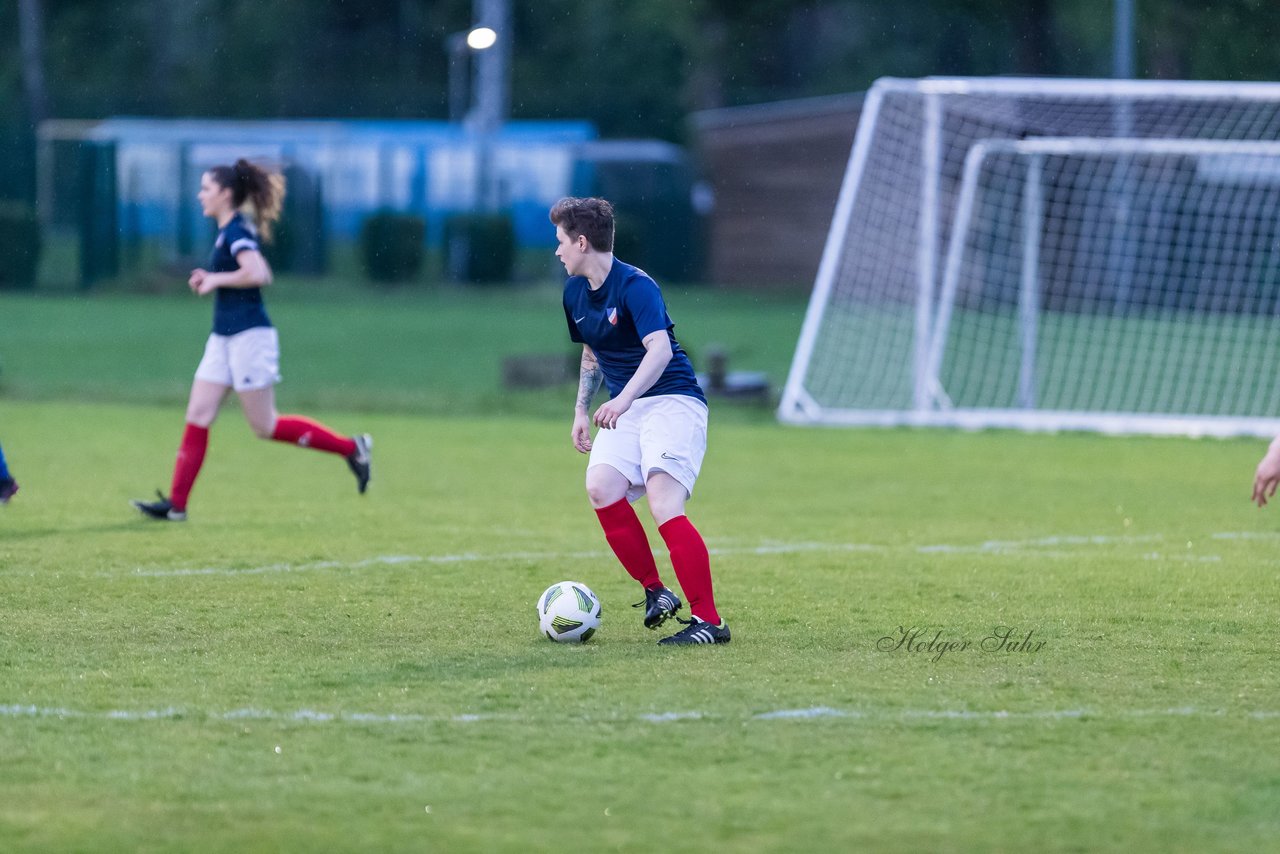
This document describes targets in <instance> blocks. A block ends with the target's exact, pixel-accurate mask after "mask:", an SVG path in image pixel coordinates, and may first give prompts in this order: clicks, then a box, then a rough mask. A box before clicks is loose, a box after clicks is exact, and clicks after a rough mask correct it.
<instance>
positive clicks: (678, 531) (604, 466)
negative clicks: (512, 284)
mask: <svg viewBox="0 0 1280 854" xmlns="http://www.w3.org/2000/svg"><path fill="white" fill-rule="evenodd" d="M551 222H552V223H554V224H555V227H556V240H557V241H558V244H559V245H558V247H557V248H556V257H557V258H559V259H560V262H561V263H562V264H564V268H565V271H566V272H567V273H568V274H569V279H568V281H566V282H565V286H564V315H565V320H566V322H567V323H568V324H569V337H570V339H572V340H573V341H574V342H576V343H579V344H581V345H582V367H581V372H580V375H579V384H578V400H577V405H576V406H575V408H574V415H573V430H572V433H571V437H570V438H571V439H572V442H573V446H574V448H576V449H577V450H578V451H579V452H580V453H583V454H590V455H591V456H590V459H589V460H588V462H587V475H586V487H587V498H588V499H589V500H590V502H591V506H592V507H593V508H594V509H595V511H596V515H597V517H598V518H599V520H600V526H601V527H602V528H604V535H605V539H606V540H607V541H608V542H609V546H610V547H611V548H612V549H613V553H614V554H615V555H617V556H618V560H619V561H621V563H622V566H623V567H624V568H625V569H626V570H627V573H628V574H629V575H630V576H631V577H632V578H634V579H635V580H636V581H638V582H640V584H641V586H643V587H644V591H645V600H644V602H639V603H636V607H641V606H643V607H644V609H645V612H644V625H645V627H646V628H649V629H656V628H657V627H658V626H660V625H662V624H663V623H664V622H666V620H667V619H668V618H669V617H673V616H675V615H676V612H677V611H679V610H680V608H681V607H682V604H683V603H681V601H680V599H679V597H677V596H676V594H675V593H673V592H672V591H671V590H669V589H668V588H667V587H666V585H664V584H663V583H662V580H661V578H660V576H659V575H658V567H657V564H656V563H655V562H654V559H653V551H652V549H651V548H650V547H649V539H648V537H647V536H646V535H645V531H644V527H643V526H642V525H641V524H640V519H639V517H638V516H636V512H635V510H634V509H633V508H632V506H631V502H632V501H635V500H636V499H638V498H639V497H640V496H641V495H646V496H647V497H648V502H649V512H650V513H652V514H653V519H654V521H655V522H657V523H658V533H659V534H661V535H662V539H663V540H664V541H665V542H666V544H667V548H668V549H669V550H670V552H671V564H672V567H673V568H674V569H675V573H676V580H677V581H679V583H680V589H681V590H682V591H683V592H684V595H685V596H687V597H688V599H689V613H690V616H691V617H692V619H689V620H684V619H681V618H679V617H676V620H677V621H678V622H681V623H684V624H685V628H684V629H682V630H681V631H679V632H676V633H675V634H674V635H671V636H670V637H665V638H663V639H662V640H660V641H658V643H660V644H715V643H728V642H729V626H728V625H727V624H725V622H724V621H723V620H722V619H721V618H720V613H719V611H717V610H716V603H715V596H714V594H713V592H712V587H711V557H710V555H709V554H708V552H707V546H706V544H705V543H704V542H703V541H702V536H701V535H700V534H699V533H698V530H697V528H695V527H694V526H693V523H692V522H690V521H689V517H688V516H686V515H685V511H684V506H685V502H686V501H687V500H688V499H689V497H690V496H691V495H692V494H693V485H694V482H695V481H696V480H697V479H698V472H699V470H700V468H701V467H702V457H703V454H704V453H705V452H706V448H707V399H706V397H705V395H703V393H702V388H701V387H700V386H699V385H698V381H697V378H696V377H695V376H694V373H693V365H692V364H691V363H690V362H689V357H688V356H687V355H686V354H685V352H684V350H683V349H681V347H680V345H679V344H678V343H677V342H676V339H675V336H674V335H673V334H672V329H674V328H675V327H674V324H673V323H672V322H671V318H670V317H669V316H668V315H667V307H666V303H665V302H663V299H662V292H661V291H659V290H658V285H657V284H656V283H655V282H654V281H653V279H651V278H649V276H648V274H646V273H645V272H644V271H643V270H640V269H638V268H636V267H633V266H631V265H630V264H626V263H623V262H622V261H620V260H618V259H616V258H614V257H613V234H614V223H613V207H612V205H610V204H609V202H607V201H605V200H604V199H574V198H566V199H561V200H560V201H558V202H556V203H555V205H554V206H553V207H552V208H551ZM601 380H603V381H604V383H605V385H606V386H608V390H609V398H610V399H609V401H608V402H606V403H605V404H604V405H602V406H601V407H600V408H599V409H597V410H596V412H595V415H594V416H592V415H590V414H589V408H590V406H591V399H592V397H594V395H595V393H596V390H597V389H598V388H599V387H600V383H601ZM592 423H594V424H595V425H596V426H597V427H599V428H600V429H599V431H598V432H597V433H596V437H595V441H594V442H593V441H592V439H591V425H592Z"/></svg>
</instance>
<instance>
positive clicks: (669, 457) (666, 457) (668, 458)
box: [661, 451, 680, 463]
mask: <svg viewBox="0 0 1280 854" xmlns="http://www.w3.org/2000/svg"><path fill="white" fill-rule="evenodd" d="M661 457H662V458H663V459H664V460H671V461H672V462H676V463H678V462H680V458H679V457H673V456H671V455H670V454H668V453H667V452H666V451H663V452H662V454H661Z"/></svg>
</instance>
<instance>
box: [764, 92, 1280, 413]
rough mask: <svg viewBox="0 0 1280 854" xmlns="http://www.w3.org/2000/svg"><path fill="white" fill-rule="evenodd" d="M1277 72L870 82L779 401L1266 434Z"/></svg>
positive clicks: (1271, 372) (1279, 353)
mask: <svg viewBox="0 0 1280 854" xmlns="http://www.w3.org/2000/svg"><path fill="white" fill-rule="evenodd" d="M1278 137H1280V85H1272V84H1226V83H1203V82H1161V81H1091V80H1038V79H1037V80H1024V79H1013V78H1001V79H926V80H918V81H908V80H893V79H886V80H880V81H878V82H877V83H876V84H875V85H874V86H873V87H872V89H871V91H870V92H869V93H868V97H867V100H866V106H865V109H864V112H863V117H862V120H861V122H860V123H859V129H858V135H857V138H856V140H855V142H854V146H853V151H852V153H851V155H850V160H849V165H848V169H847V170H846V173H845V178H844V182H843V185H842V187H841V192H840V196H839V200H838V202H837V206H836V212H835V216H834V217H833V220H832V225H831V230H830V232H829V234H828V239H827V245H826V248H825V251H824V253H823V258H822V263H821V265H820V267H819V270H818V276H817V280H816V282H815V287H814V292H813V296H812V298H811V301H810V305H809V310H808V312H807V314H806V317H805V323H804V327H803V329H802V331H801V336H800V341H799V343H798V345H797V348H796V354H795V358H794V360H793V363H792V368H791V372H790V375H789V377H788V380H787V385H786V388H785V390H784V393H783V398H782V403H781V406H780V408H779V417H780V418H782V419H783V420H784V421H788V422H792V423H805V424H849V425H856V424H872V425H937V426H964V427H1015V428H1021V429H1091V430H1102V431H1107V432H1144V433H1176V434H1188V435H1236V434H1251V435H1273V434H1276V433H1280V373H1278V371H1280V143H1277V142H1272V141H1271V140H1275V139H1277V138H1278Z"/></svg>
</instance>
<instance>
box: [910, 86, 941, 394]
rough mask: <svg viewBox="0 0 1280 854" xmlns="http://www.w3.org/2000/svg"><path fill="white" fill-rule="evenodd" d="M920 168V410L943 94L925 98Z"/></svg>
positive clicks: (916, 374) (925, 388) (915, 368)
mask: <svg viewBox="0 0 1280 854" xmlns="http://www.w3.org/2000/svg"><path fill="white" fill-rule="evenodd" d="M920 145H921V171H920V214H919V217H920V218H919V229H920V243H919V245H918V246H917V247H916V329H915V357H914V359H913V360H912V376H913V378H914V379H913V382H912V403H913V406H914V408H915V409H916V411H917V412H924V411H926V410H928V409H930V408H932V406H933V397H934V395H933V389H932V388H931V387H930V384H929V370H928V365H929V343H930V336H931V333H932V331H933V312H934V296H935V293H936V284H937V264H938V237H939V231H938V218H939V216H940V211H939V207H938V206H939V185H940V184H941V180H942V96H941V95H939V94H937V93H936V92H935V93H930V94H928V95H926V96H925V98H924V135H923V137H922V139H921V141H920Z"/></svg>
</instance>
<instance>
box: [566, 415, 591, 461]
mask: <svg viewBox="0 0 1280 854" xmlns="http://www.w3.org/2000/svg"><path fill="white" fill-rule="evenodd" d="M570 438H572V440H573V447H574V448H576V449H577V451H578V453H580V454H589V453H591V422H590V421H589V420H588V419H587V413H585V412H578V413H576V414H575V415H574V416H573V432H572V434H571V436H570Z"/></svg>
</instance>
